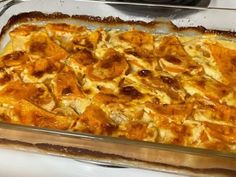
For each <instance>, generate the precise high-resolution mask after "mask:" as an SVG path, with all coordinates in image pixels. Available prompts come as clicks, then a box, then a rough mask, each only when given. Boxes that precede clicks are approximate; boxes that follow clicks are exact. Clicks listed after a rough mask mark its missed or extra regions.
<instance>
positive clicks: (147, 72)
mask: <svg viewBox="0 0 236 177" xmlns="http://www.w3.org/2000/svg"><path fill="white" fill-rule="evenodd" d="M151 74H152V72H151V71H150V70H146V69H144V70H141V71H139V72H138V75H139V76H141V77H148V76H150V75H151Z"/></svg>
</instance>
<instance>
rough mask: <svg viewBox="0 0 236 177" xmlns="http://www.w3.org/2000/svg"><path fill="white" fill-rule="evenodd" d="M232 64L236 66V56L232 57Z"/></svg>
mask: <svg viewBox="0 0 236 177" xmlns="http://www.w3.org/2000/svg"><path fill="white" fill-rule="evenodd" d="M231 64H232V65H233V66H234V67H236V57H235V58H232V59H231Z"/></svg>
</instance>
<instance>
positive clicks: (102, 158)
mask: <svg viewBox="0 0 236 177" xmlns="http://www.w3.org/2000/svg"><path fill="white" fill-rule="evenodd" d="M29 11H40V12H43V13H53V12H61V13H64V14H68V15H89V16H99V17H108V16H113V17H119V18H120V19H122V20H134V21H145V22H151V21H159V22H163V21H165V22H167V21H169V20H170V21H172V22H173V23H174V24H175V25H176V26H178V27H196V26H204V27H205V28H207V29H214V30H218V31H215V32H219V33H222V30H223V31H230V32H232V33H230V34H231V37H232V36H234V35H235V33H234V31H235V30H236V18H235V16H236V10H235V9H216V8H200V7H184V6H167V5H155V4H131V3H118V2H107V1H106V2H104V1H80V0H10V1H7V0H2V1H0V19H1V20H0V28H3V26H4V25H5V24H7V22H8V20H9V19H10V18H11V17H12V16H13V15H17V14H20V13H23V12H29ZM88 24H89V23H88ZM88 24H87V25H88ZM160 24H161V23H160ZM90 25H91V24H90ZM113 27H116V26H113ZM139 27H142V25H139ZM172 27H173V26H172ZM205 28H203V27H199V28H198V29H200V31H206V29H205ZM180 29H182V31H184V32H185V34H188V35H194V34H195V33H192V32H191V30H189V29H191V28H188V30H187V31H185V30H184V29H185V28H180ZM155 32H159V33H166V32H168V30H167V29H166V28H164V27H163V28H158V31H155ZM179 32H181V30H180V31H179ZM186 32H187V33H186ZM222 34H223V33H222ZM224 34H226V33H224ZM231 39H232V38H231ZM6 42H7V39H5V38H1V41H0V49H2V48H3V47H4V45H5V44H6ZM0 144H1V146H3V147H7V148H16V149H20V150H27V151H34V152H39V153H47V154H54V155H61V156H66V157H72V158H76V159H80V160H86V161H92V162H99V163H107V164H111V165H117V166H130V167H139V168H145V169H150V170H161V171H167V172H174V173H181V174H188V175H192V176H199V175H202V176H204V175H206V174H209V175H211V176H236V154H234V153H227V152H219V151H213V150H205V149H197V148H188V147H180V146H176V145H165V144H159V143H149V142H141V141H133V140H126V139H120V138H112V137H105V136H96V135H90V134H84V133H73V132H67V131H58V130H49V129H42V128H36V127H27V126H21V125H11V124H6V123H0Z"/></svg>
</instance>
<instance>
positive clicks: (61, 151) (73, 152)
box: [0, 138, 236, 177]
mask: <svg viewBox="0 0 236 177" xmlns="http://www.w3.org/2000/svg"><path fill="white" fill-rule="evenodd" d="M0 144H4V145H16V146H19V147H21V148H22V147H23V148H24V147H25V148H26V149H27V147H33V148H34V149H35V148H36V149H38V150H41V151H46V152H48V153H49V154H54V155H63V156H66V157H74V158H76V157H77V158H79V157H93V158H95V159H97V160H98V161H99V159H101V160H104V159H107V160H113V161H120V160H128V161H135V162H138V163H139V162H140V163H141V164H143V163H145V165H152V166H153V165H154V166H158V167H161V168H162V169H171V170H170V172H171V171H172V172H176V171H180V172H181V171H182V172H191V174H195V175H198V174H199V175H200V174H205V175H209V176H211V175H213V176H214V175H215V174H218V175H224V176H232V177H235V176H236V172H235V171H231V170H226V169H216V168H212V169H193V168H188V167H176V166H171V165H166V164H161V163H152V162H146V161H141V160H138V159H131V158H127V157H123V156H119V155H114V154H105V153H101V152H96V151H90V150H86V149H80V148H75V147H65V146H60V145H52V144H45V143H38V144H31V143H26V142H22V141H16V140H8V139H4V138H0ZM39 152H40V151H39ZM78 160H79V159H78ZM131 167H132V166H131ZM143 168H144V169H145V167H143ZM167 171H168V170H167ZM195 175H194V176H195Z"/></svg>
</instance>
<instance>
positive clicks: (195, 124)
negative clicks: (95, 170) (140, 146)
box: [0, 14, 236, 152]
mask: <svg viewBox="0 0 236 177" xmlns="http://www.w3.org/2000/svg"><path fill="white" fill-rule="evenodd" d="M41 15H42V14H41ZM56 16H57V15H56ZM49 17H52V16H47V17H46V16H44V15H42V16H41V17H39V19H40V18H42V19H43V18H49ZM61 18H67V16H63V15H61ZM76 18H79V17H76ZM80 18H82V19H83V18H84V20H86V18H85V17H80ZM90 20H91V19H90ZM92 20H94V21H96V20H97V19H95V18H94V19H92ZM110 20H112V19H110ZM117 23H123V22H122V21H118V22H117ZM146 25H147V26H148V25H150V27H151V26H152V25H153V24H146ZM24 29H25V31H24ZM10 35H11V40H10V44H12V51H8V52H7V53H6V55H3V56H1V57H0V61H1V63H0V64H1V68H2V71H1V72H0V76H1V77H0V78H1V80H0V81H1V82H0V83H1V85H0V86H1V87H0V120H1V121H5V122H10V123H17V124H24V125H31V126H38V127H45V128H54V129H63V130H69V131H80V132H86V133H93V134H96V135H109V136H114V137H125V138H129V139H134V140H142V141H151V142H161V143H166V144H177V145H182V146H192V147H199V148H208V149H216V150H226V151H232V152H235V150H236V147H235V143H236V141H235V139H236V138H235V126H236V121H235V120H236V117H235V115H236V93H235V83H234V80H230V78H234V73H235V70H236V69H235V67H234V58H235V53H236V52H235V49H234V47H235V46H236V44H235V42H229V41H223V40H221V39H219V38H217V36H216V37H208V36H207V35H205V36H204V38H195V37H189V36H188V37H187V36H177V35H173V34H172V35H164V34H151V33H148V32H144V31H139V30H136V29H131V30H127V31H125V32H124V31H120V30H116V29H113V30H104V29H95V30H92V29H88V28H86V27H83V26H76V25H70V24H65V23H62V24H60V23H53V24H52V23H48V24H41V25H22V26H21V25H20V26H18V27H16V28H15V29H14V30H13V31H12V32H11V33H10ZM192 41H195V42H192ZM200 44H201V45H202V46H200V47H199V45H200ZM223 44H225V46H223ZM220 126H221V127H222V129H219V127H220ZM219 144H220V145H219Z"/></svg>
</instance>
